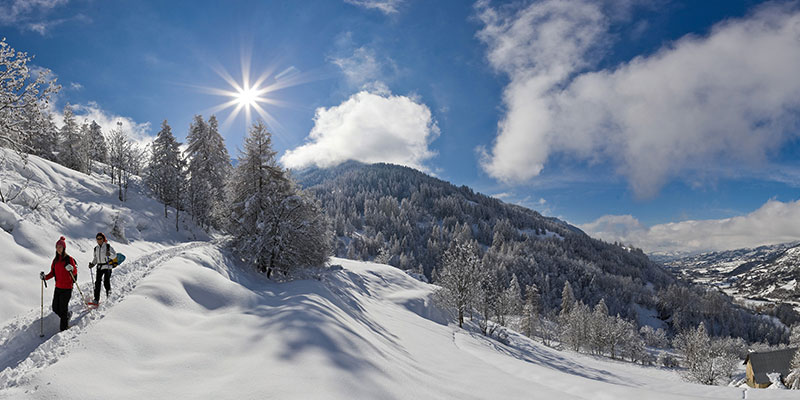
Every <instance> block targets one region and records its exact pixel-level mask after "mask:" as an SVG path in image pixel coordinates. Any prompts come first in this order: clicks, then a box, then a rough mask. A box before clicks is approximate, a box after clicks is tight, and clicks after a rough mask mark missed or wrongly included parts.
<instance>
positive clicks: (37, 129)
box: [22, 103, 58, 160]
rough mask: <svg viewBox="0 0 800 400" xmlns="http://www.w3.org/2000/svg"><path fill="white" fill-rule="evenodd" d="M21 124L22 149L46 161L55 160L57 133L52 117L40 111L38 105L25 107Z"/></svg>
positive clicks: (33, 104) (32, 104)
mask: <svg viewBox="0 0 800 400" xmlns="http://www.w3.org/2000/svg"><path fill="white" fill-rule="evenodd" d="M24 118H25V120H24V122H23V124H22V149H24V150H25V151H27V152H29V153H31V154H34V155H37V156H39V157H42V158H46V159H48V160H53V159H55V156H54V152H55V149H56V145H57V143H58V131H57V130H56V128H55V124H53V121H52V115H51V114H50V113H48V112H46V111H45V110H43V109H42V107H41V106H40V104H39V103H31V104H27V105H25V109H24Z"/></svg>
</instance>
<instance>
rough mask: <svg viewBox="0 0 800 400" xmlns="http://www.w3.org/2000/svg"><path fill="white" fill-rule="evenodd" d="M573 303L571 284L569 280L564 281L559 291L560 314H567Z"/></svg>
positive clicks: (573, 296) (573, 295)
mask: <svg viewBox="0 0 800 400" xmlns="http://www.w3.org/2000/svg"><path fill="white" fill-rule="evenodd" d="M573 304H575V294H574V293H573V292H572V285H570V284H569V281H565V282H564V289H563V290H562V291H561V315H568V314H569V313H570V312H571V311H572V305H573Z"/></svg>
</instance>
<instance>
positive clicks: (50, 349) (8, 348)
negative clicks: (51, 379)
mask: <svg viewBox="0 0 800 400" xmlns="http://www.w3.org/2000/svg"><path fill="white" fill-rule="evenodd" d="M210 245H211V243H208V242H194V243H187V244H183V245H179V246H174V247H169V248H166V249H163V250H158V251H154V252H152V253H149V254H146V255H143V256H141V257H138V258H136V259H134V260H130V261H128V262H127V263H123V264H122V265H120V267H118V268H116V269H115V270H114V272H113V274H112V288H113V290H112V294H111V296H110V297H108V298H105V296H104V295H102V297H101V304H100V306H99V307H98V308H97V309H95V310H91V311H90V310H88V309H87V307H86V305H85V304H84V303H83V302H82V301H81V298H80V293H79V291H78V290H77V289H74V290H73V297H72V301H70V311H72V313H73V318H72V320H71V321H70V329H69V330H67V331H64V332H59V330H58V317H57V316H56V315H55V314H53V312H52V310H50V305H49V304H45V319H44V329H43V332H44V335H45V336H44V337H39V332H40V331H42V326H41V320H40V315H41V314H40V313H41V310H39V309H35V310H31V311H29V312H27V313H25V314H22V315H19V316H17V317H16V318H14V319H13V320H12V321H11V322H10V323H8V324H6V325H5V326H4V327H2V329H0V349H2V350H0V390H2V389H5V388H8V387H11V386H16V385H19V384H22V383H25V382H26V381H27V379H28V377H29V376H30V375H31V374H35V373H36V372H38V371H39V370H41V369H43V368H46V367H47V366H49V365H51V364H53V363H55V362H57V361H58V359H59V358H60V357H61V356H63V355H65V354H67V352H68V351H69V347H70V345H71V344H72V343H74V342H75V340H76V338H77V337H78V336H79V335H81V334H83V333H84V331H85V330H87V329H90V327H91V325H92V324H93V323H94V322H95V321H97V320H100V319H102V318H104V317H105V315H106V314H107V313H108V312H109V311H110V309H111V308H113V307H114V306H115V305H116V304H117V303H119V302H121V301H122V300H124V299H125V297H126V295H127V294H128V293H130V292H131V291H132V290H133V289H135V288H136V286H137V285H138V284H139V282H140V281H141V280H142V279H143V278H144V277H146V276H147V275H148V274H150V272H151V271H152V270H153V269H154V268H156V267H157V266H159V265H161V264H162V263H164V261H166V260H168V259H170V258H173V257H175V256H177V255H179V254H181V253H182V252H185V251H187V250H189V249H193V248H197V247H200V246H210ZM48 290H52V286H50V288H49V289H48ZM81 290H83V291H84V292H83V293H84V294H86V295H87V296H89V293H91V291H92V288H91V287H83V288H81ZM103 292H104V291H103Z"/></svg>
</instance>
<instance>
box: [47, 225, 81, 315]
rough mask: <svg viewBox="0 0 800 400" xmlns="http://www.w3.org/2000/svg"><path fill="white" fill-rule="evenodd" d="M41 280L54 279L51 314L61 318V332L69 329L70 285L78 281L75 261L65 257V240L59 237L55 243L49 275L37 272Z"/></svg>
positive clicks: (67, 256)
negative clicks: (54, 253)
mask: <svg viewBox="0 0 800 400" xmlns="http://www.w3.org/2000/svg"><path fill="white" fill-rule="evenodd" d="M39 277H40V278H41V279H42V280H43V281H46V280H49V279H50V278H52V277H55V278H56V288H55V291H54V292H53V312H54V313H56V315H58V316H59V317H60V318H61V330H62V331H63V330H66V329H67V328H69V317H70V314H71V313H70V312H69V299H70V297H72V283H73V282H74V280H75V279H78V269H77V268H75V259H74V258H72V257H70V256H69V255H67V240H66V239H65V238H64V237H63V236H61V238H60V239H58V241H57V242H56V256H55V258H53V262H52V263H51V264H50V273H49V274H47V275H45V274H44V271H42V272H39Z"/></svg>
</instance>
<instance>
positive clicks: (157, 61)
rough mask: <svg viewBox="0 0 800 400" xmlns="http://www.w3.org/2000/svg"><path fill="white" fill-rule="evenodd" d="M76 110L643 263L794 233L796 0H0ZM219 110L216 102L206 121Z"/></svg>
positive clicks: (799, 48)
mask: <svg viewBox="0 0 800 400" xmlns="http://www.w3.org/2000/svg"><path fill="white" fill-rule="evenodd" d="M0 36H2V37H5V38H6V40H7V42H8V43H9V44H10V45H11V46H12V47H14V48H16V49H17V50H22V51H27V52H28V53H29V54H32V55H35V59H34V60H33V64H35V65H36V66H37V67H42V68H48V69H50V70H52V73H53V74H54V75H55V76H57V77H58V81H59V83H60V84H61V85H62V86H63V89H62V91H61V93H60V94H59V95H58V97H57V99H56V101H55V108H56V109H57V110H60V109H62V108H63V106H64V104H66V103H67V102H70V103H71V104H74V105H76V108H77V110H78V112H77V114H78V115H79V116H82V118H87V119H95V120H98V122H101V121H102V123H101V125H105V126H111V125H113V124H114V123H115V122H116V121H117V120H120V119H121V120H123V122H124V123H125V126H127V127H128V128H129V129H130V130H131V132H132V134H133V135H134V136H137V137H138V138H140V139H142V140H146V139H147V137H149V136H152V135H154V134H155V133H156V131H157V130H158V128H159V126H160V124H161V121H162V120H164V119H166V120H168V122H169V124H170V125H171V126H172V130H173V132H174V133H175V134H176V136H178V138H179V140H183V139H184V138H185V135H186V132H187V130H188V127H189V122H190V121H191V119H192V117H193V116H194V115H195V114H202V115H203V116H205V117H208V116H210V115H211V114H215V115H216V116H217V118H218V119H219V120H220V121H221V122H222V127H221V133H222V134H223V136H224V137H225V140H226V143H227V145H228V148H229V150H230V152H231V154H232V155H234V156H235V155H236V154H238V149H239V148H240V147H241V144H242V141H243V138H244V136H245V134H246V128H247V120H248V116H247V115H246V113H245V112H244V111H242V112H239V113H238V114H236V113H234V112H233V111H234V109H235V104H232V103H229V102H230V101H231V100H232V98H231V97H229V96H224V95H220V90H226V91H236V89H235V88H234V85H239V86H242V85H244V82H245V80H246V81H247V82H248V84H249V86H250V87H252V86H253V85H254V84H256V83H257V85H256V86H257V89H258V88H261V89H264V90H265V91H264V92H263V93H261V94H260V96H261V97H262V100H264V101H262V102H259V103H258V104H259V106H260V107H261V108H262V110H263V112H262V113H259V112H257V111H256V110H253V111H252V112H251V114H250V119H251V120H252V119H254V118H258V117H262V118H264V119H265V120H266V122H267V123H268V125H269V126H270V128H271V130H272V131H273V133H274V144H275V148H276V150H277V151H278V152H279V155H280V157H281V160H282V162H283V163H284V165H286V166H288V167H293V168H300V167H304V166H309V165H317V166H320V167H327V166H331V165H336V164H338V163H341V162H343V161H346V160H359V161H363V162H391V163H396V164H403V165H408V166H411V167H414V168H418V169H420V170H423V171H426V172H429V173H431V174H434V175H436V176H438V177H440V178H442V179H446V180H448V181H451V182H452V183H454V184H456V185H468V186H471V187H473V188H474V189H476V190H478V191H480V192H482V193H485V194H489V195H493V196H496V197H498V198H500V199H502V200H504V201H507V202H512V203H517V204H521V205H524V206H526V207H529V208H532V209H535V210H538V211H540V212H541V213H543V214H545V215H548V216H556V217H559V218H562V219H565V220H567V221H568V222H570V223H573V224H576V225H578V226H580V227H581V228H582V229H584V230H586V231H587V232H588V233H590V234H592V235H593V236H596V237H600V238H603V239H606V240H609V241H614V240H619V241H623V242H626V243H630V244H633V245H636V246H639V247H642V248H644V249H645V250H646V251H676V250H690V251H702V250H709V249H711V250H719V249H725V248H737V247H747V246H756V245H760V244H767V243H777V242H784V241H792V240H800V223H797V222H800V202H799V201H798V200H799V199H800V195H798V193H799V192H798V187H800V141H799V140H798V137H799V136H800V119H798V117H800V77H798V72H797V71H800V4H798V2H796V1H792V2H787V1H768V2H762V1H754V0H753V1H751V0H742V1H724V0H719V1H715V0H709V1H702V2H697V1H678V0H674V1H672V0H602V1H590V0H572V1H560V0H540V1H509V2H504V1H487V0H479V1H476V2H472V1H456V0H439V1H424V0H318V1H317V0H309V1H235V0H234V1H225V2H219V1H203V0H199V1H192V2H164V1H156V0H153V1H133V0H121V1H113V2H103V1H99V0H35V1H32V0H0ZM226 103H228V105H229V106H228V107H224V106H225V105H226Z"/></svg>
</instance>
